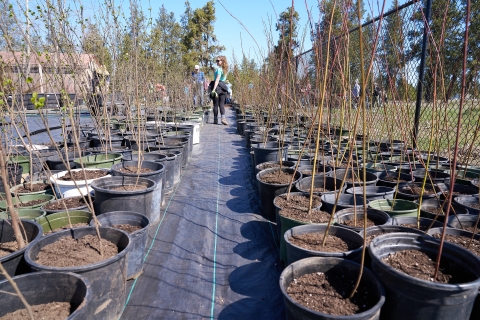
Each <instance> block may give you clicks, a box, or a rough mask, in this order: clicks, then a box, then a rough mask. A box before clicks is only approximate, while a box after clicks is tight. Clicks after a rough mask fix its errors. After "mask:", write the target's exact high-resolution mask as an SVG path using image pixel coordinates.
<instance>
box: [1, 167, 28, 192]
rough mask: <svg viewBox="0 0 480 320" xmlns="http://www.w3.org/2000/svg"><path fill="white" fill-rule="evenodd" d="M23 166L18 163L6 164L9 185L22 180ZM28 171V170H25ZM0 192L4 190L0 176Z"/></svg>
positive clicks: (11, 185)
mask: <svg viewBox="0 0 480 320" xmlns="http://www.w3.org/2000/svg"><path fill="white" fill-rule="evenodd" d="M22 173H23V167H22V166H20V165H15V164H9V165H7V174H8V184H9V185H10V187H13V186H16V185H18V184H20V183H21V182H22ZM25 173H28V172H25ZM0 192H5V188H4V187H3V179H2V178H1V177H0Z"/></svg>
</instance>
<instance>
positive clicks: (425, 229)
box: [400, 223, 433, 231]
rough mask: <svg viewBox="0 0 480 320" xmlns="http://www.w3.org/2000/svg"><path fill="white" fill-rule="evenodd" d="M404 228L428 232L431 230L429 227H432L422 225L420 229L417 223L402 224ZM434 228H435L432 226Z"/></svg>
mask: <svg viewBox="0 0 480 320" xmlns="http://www.w3.org/2000/svg"><path fill="white" fill-rule="evenodd" d="M400 225H401V226H402V227H407V228H412V229H417V230H421V231H427V230H429V228H428V227H429V226H430V225H423V226H422V225H420V228H418V225H417V224H416V223H402V224H400ZM432 228H433V226H432Z"/></svg>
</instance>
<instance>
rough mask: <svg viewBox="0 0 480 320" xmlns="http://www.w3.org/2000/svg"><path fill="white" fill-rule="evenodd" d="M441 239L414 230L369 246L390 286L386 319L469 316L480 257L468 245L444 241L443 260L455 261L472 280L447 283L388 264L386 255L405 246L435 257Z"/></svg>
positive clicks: (478, 283) (479, 283)
mask: <svg viewBox="0 0 480 320" xmlns="http://www.w3.org/2000/svg"><path fill="white" fill-rule="evenodd" d="M438 249H439V242H438V240H437V239H435V238H433V237H430V236H427V235H425V236H421V235H418V234H413V233H390V234H384V235H381V236H378V237H377V238H375V239H373V240H372V242H371V243H370V246H369V251H370V255H371V257H372V268H373V272H374V273H375V275H376V276H377V277H378V278H379V279H380V281H381V282H382V284H383V285H384V286H385V289H386V297H387V298H386V301H385V305H384V306H383V308H382V314H381V315H382V318H384V319H391V320H396V319H402V320H403V319H409V320H416V319H422V320H424V319H445V320H447V319H448V320H451V319H458V320H461V319H465V320H467V319H469V317H470V312H471V310H472V307H473V304H474V302H475V298H476V296H477V293H478V288H479V287H480V260H479V259H478V258H477V257H476V256H475V255H474V254H472V253H471V252H469V251H468V250H466V249H463V248H459V247H458V246H455V245H453V244H451V243H449V242H445V243H444V244H443V252H442V261H443V263H455V264H456V265H458V266H459V267H460V268H462V269H463V270H465V272H469V273H471V274H472V275H473V276H472V280H471V281H468V282H466V283H460V284H443V283H437V282H432V281H425V280H420V279H417V278H414V277H412V276H408V275H406V274H405V273H403V272H400V271H397V270H396V269H394V268H392V267H390V266H388V265H387V264H386V263H385V262H383V261H382V259H383V258H384V257H386V256H388V255H389V254H393V253H396V252H398V251H403V250H419V251H421V252H424V253H426V254H429V255H430V256H432V257H433V259H435V256H436V255H437V252H438Z"/></svg>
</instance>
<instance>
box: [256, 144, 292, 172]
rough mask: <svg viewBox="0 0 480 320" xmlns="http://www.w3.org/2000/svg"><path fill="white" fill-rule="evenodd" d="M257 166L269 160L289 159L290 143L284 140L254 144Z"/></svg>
mask: <svg viewBox="0 0 480 320" xmlns="http://www.w3.org/2000/svg"><path fill="white" fill-rule="evenodd" d="M252 149H253V153H254V159H255V167H256V166H257V165H259V164H260V163H264V162H268V161H280V159H282V160H287V150H288V144H287V143H282V142H267V143H259V144H252Z"/></svg>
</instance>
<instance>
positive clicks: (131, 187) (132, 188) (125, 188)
mask: <svg viewBox="0 0 480 320" xmlns="http://www.w3.org/2000/svg"><path fill="white" fill-rule="evenodd" d="M145 189H147V187H146V186H136V185H134V184H128V185H125V186H119V187H114V188H110V190H115V191H138V190H145Z"/></svg>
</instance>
